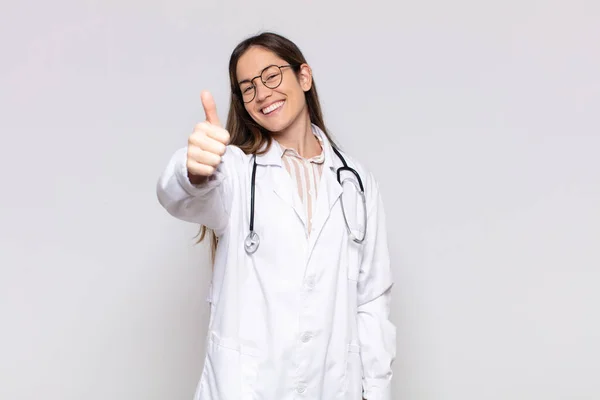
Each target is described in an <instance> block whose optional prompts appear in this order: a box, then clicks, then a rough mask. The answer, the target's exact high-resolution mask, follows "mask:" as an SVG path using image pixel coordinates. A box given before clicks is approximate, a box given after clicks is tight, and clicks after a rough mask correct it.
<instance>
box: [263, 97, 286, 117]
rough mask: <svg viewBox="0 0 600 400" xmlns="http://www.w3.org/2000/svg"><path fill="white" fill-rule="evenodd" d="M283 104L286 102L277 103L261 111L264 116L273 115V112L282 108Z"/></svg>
mask: <svg viewBox="0 0 600 400" xmlns="http://www.w3.org/2000/svg"><path fill="white" fill-rule="evenodd" d="M283 103H285V101H283V100H282V101H278V102H276V103H273V104H271V105H270V106H268V107H265V108H263V109H262V110H261V111H262V113H263V114H265V115H268V114H271V113H272V112H273V111H275V110H277V109H278V108H280V107H281V106H282V105H283Z"/></svg>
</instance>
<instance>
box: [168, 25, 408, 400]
mask: <svg viewBox="0 0 600 400" xmlns="http://www.w3.org/2000/svg"><path fill="white" fill-rule="evenodd" d="M229 76H230V83H231V99H230V109H229V115H228V118H227V124H226V126H225V127H222V126H221V123H220V121H219V118H218V115H217V111H216V107H215V103H214V100H213V98H212V96H211V95H210V94H209V93H208V92H203V93H202V103H203V106H204V110H205V113H206V121H204V122H201V123H199V124H197V125H196V127H195V129H194V131H193V132H192V134H191V135H190V136H189V139H188V144H187V146H186V147H184V148H182V149H180V150H178V151H177V152H176V153H175V154H174V155H173V157H172V159H171V161H170V162H169V164H168V165H167V168H166V169H165V171H164V172H163V174H162V175H161V177H160V179H159V182H158V186H157V192H158V198H159V201H160V202H161V204H162V205H163V206H164V207H165V209H166V210H167V211H168V212H169V213H170V214H171V215H173V216H175V217H177V218H179V219H182V220H185V221H189V222H193V223H198V224H200V225H202V236H201V239H203V238H204V237H205V234H206V233H207V232H209V231H210V232H211V233H210V234H211V237H212V238H213V242H212V244H213V251H214V274H213V281H212V290H211V296H210V302H211V315H210V322H209V328H208V331H209V337H208V340H207V348H206V358H205V362H204V369H203V373H202V376H201V378H200V382H199V384H198V388H197V391H196V396H195V399H196V400H217V399H218V400H226V399H231V400H234V399H235V400H239V399H256V398H260V399H273V400H275V399H277V400H281V399H283V400H286V399H296V398H298V396H300V397H302V398H305V399H315V400H316V399H347V400H359V399H361V396H364V398H366V399H367V400H374V399H385V400H389V399H390V398H391V386H390V382H391V377H392V369H391V368H392V363H393V361H394V359H395V353H396V329H395V326H394V325H393V324H392V323H391V322H390V319H389V311H390V310H389V304H390V296H391V287H392V275H391V269H390V262H389V256H388V245H387V232H386V226H385V214H384V209H383V203H382V199H381V196H380V193H379V189H378V184H377V182H376V180H375V178H374V177H373V176H372V174H371V173H370V172H369V171H367V170H366V169H365V168H364V167H363V166H362V165H361V164H360V163H359V162H358V161H356V160H355V159H354V158H351V157H350V156H348V155H347V154H345V153H342V152H341V151H340V149H338V147H337V146H336V145H335V143H333V141H332V140H331V137H330V136H329V134H328V133H327V130H326V128H325V124H324V121H323V116H322V112H321V107H320V104H319V98H318V95H317V89H316V85H315V82H314V79H313V76H312V71H311V68H310V66H309V65H308V63H307V61H306V60H305V59H304V56H303V55H302V53H301V51H300V49H298V47H297V46H296V45H295V44H294V43H292V42H291V41H289V40H288V39H286V38H284V37H282V36H280V35H277V34H274V33H263V34H260V35H257V36H253V37H250V38H248V39H246V40H244V41H243V42H241V43H240V44H239V45H238V46H237V47H236V48H235V49H234V51H233V53H232V55H231V59H230V63H229ZM255 215H256V217H257V218H256V219H255Z"/></svg>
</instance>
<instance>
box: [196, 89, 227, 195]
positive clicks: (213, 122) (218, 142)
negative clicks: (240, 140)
mask: <svg viewBox="0 0 600 400" xmlns="http://www.w3.org/2000/svg"><path fill="white" fill-rule="evenodd" d="M201 98H202V106H203V107H204V114H205V115H206V121H204V122H200V123H199V124H197V125H196V126H195V128H194V132H192V134H191V135H190V136H189V138H188V147H187V163H186V167H187V170H188V177H189V179H190V182H192V183H193V184H198V183H202V182H203V181H205V180H206V179H207V178H208V177H209V176H211V175H212V174H214V172H215V170H216V169H217V167H218V166H219V164H220V163H221V157H222V156H223V154H225V148H226V146H227V144H229V140H230V137H229V132H227V131H226V130H225V129H223V127H222V126H221V122H220V121H219V116H218V115H217V107H216V105H215V101H214V99H213V97H212V95H211V94H210V93H209V92H206V91H204V92H202V94H201Z"/></svg>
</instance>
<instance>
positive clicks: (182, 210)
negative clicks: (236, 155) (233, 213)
mask: <svg viewBox="0 0 600 400" xmlns="http://www.w3.org/2000/svg"><path fill="white" fill-rule="evenodd" d="M228 153H230V149H229V148H228V149H227V151H226V153H225V155H224V156H223V162H221V164H220V165H219V166H218V167H217V170H216V171H215V173H214V174H213V175H212V176H211V177H210V178H209V179H208V180H207V181H206V182H205V183H203V184H201V185H194V184H192V183H191V182H190V180H189V178H188V173H187V166H186V161H187V148H186V147H184V148H181V149H179V150H177V151H176V152H175V154H174V155H173V156H172V157H171V159H170V161H169V163H168V164H167V167H166V168H165V170H164V171H163V173H162V174H161V176H160V178H159V179H158V183H157V186H156V193H157V197H158V201H159V203H160V204H161V205H162V206H163V207H164V208H165V210H167V212H168V213H169V214H171V215H172V216H174V217H176V218H178V219H181V220H183V221H187V222H192V223H197V224H201V225H206V226H207V227H208V228H210V229H213V230H215V231H216V232H217V233H218V232H219V231H222V230H223V229H224V228H225V227H226V226H227V223H228V220H229V210H230V207H231V199H232V196H231V186H232V185H231V182H230V181H231V178H232V175H233V174H232V173H231V166H230V164H231V163H232V162H234V161H235V160H233V159H232V157H231V156H229V157H228Z"/></svg>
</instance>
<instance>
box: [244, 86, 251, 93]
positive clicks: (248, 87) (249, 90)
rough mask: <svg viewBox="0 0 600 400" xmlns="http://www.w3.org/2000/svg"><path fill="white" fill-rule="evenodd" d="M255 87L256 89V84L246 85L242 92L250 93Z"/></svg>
mask: <svg viewBox="0 0 600 400" xmlns="http://www.w3.org/2000/svg"><path fill="white" fill-rule="evenodd" d="M253 89H254V86H246V87H244V88H242V93H244V94H246V93H250V92H252V90H253Z"/></svg>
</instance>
